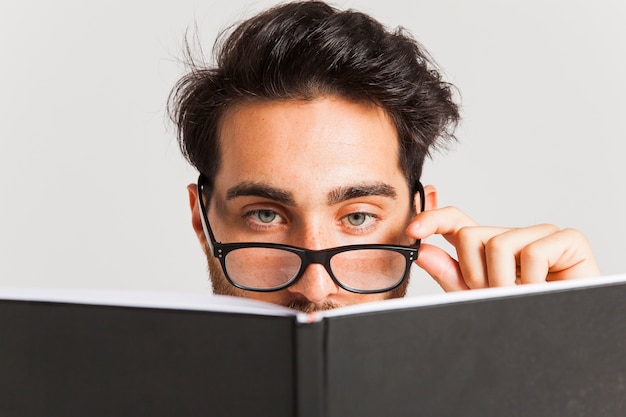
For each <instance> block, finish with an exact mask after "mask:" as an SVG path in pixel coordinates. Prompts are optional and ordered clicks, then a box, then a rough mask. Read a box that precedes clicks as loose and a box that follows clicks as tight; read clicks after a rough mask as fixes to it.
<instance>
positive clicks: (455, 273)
mask: <svg viewBox="0 0 626 417" xmlns="http://www.w3.org/2000/svg"><path fill="white" fill-rule="evenodd" d="M415 263H416V264H417V265H418V266H419V267H420V268H422V269H423V270H424V271H426V272H427V273H428V275H430V276H431V277H432V278H433V279H434V280H435V281H436V282H437V283H438V284H439V285H440V286H441V288H443V290H444V291H446V292H450V291H461V290H468V289H469V287H468V286H467V284H465V281H464V280H463V276H462V275H461V269H460V268H459V263H458V262H457V261H456V260H455V259H454V258H452V257H451V256H450V255H449V254H448V252H446V251H444V250H443V249H441V248H438V247H437V246H433V245H429V244H427V243H422V244H421V245H420V249H419V254H418V256H417V260H416V261H415Z"/></svg>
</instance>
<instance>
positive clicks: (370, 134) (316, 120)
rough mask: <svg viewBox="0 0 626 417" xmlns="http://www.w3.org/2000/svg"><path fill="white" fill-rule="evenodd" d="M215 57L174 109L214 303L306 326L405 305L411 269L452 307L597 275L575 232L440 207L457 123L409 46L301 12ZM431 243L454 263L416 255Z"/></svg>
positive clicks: (283, 8)
mask: <svg viewBox="0 0 626 417" xmlns="http://www.w3.org/2000/svg"><path fill="white" fill-rule="evenodd" d="M216 55H217V63H216V65H215V66H200V65H195V64H193V60H192V59H191V60H190V62H191V63H192V66H191V71H190V72H189V73H188V74H187V75H186V76H184V77H183V78H182V79H181V80H180V81H179V83H178V84H177V86H176V87H175V89H174V90H173V91H172V96H171V101H170V111H171V114H172V117H173V120H174V121H175V122H176V123H177V126H178V129H179V130H178V132H179V141H180V145H181V149H182V150H183V152H184V154H185V156H186V157H187V159H188V160H189V161H190V162H191V163H192V164H193V165H194V166H195V167H196V168H197V169H198V171H199V172H200V178H199V180H198V184H197V185H196V184H192V185H190V186H189V187H188V190H189V198H190V205H191V210H192V220H193V227H194V229H195V231H196V234H197V236H198V239H199V240H200V242H201V244H202V245H203V247H204V248H205V252H206V255H207V260H208V264H209V271H210V276H211V281H212V285H213V289H214V292H215V293H218V294H229V295H236V296H242V297H249V298H255V299H260V300H265V301H269V302H273V303H277V304H281V305H286V306H289V307H292V308H297V309H300V310H303V311H312V310H318V309H328V308H334V307H338V306H342V305H348V304H354V303H360V302H366V301H372V300H378V299H385V298H392V297H401V296H403V295H404V294H405V291H406V286H407V284H408V275H409V272H408V271H409V267H410V265H411V264H412V263H413V262H415V263H416V264H417V265H418V266H420V267H421V268H423V269H424V270H426V271H427V272H428V273H429V274H430V275H431V276H432V277H433V278H434V279H435V280H436V281H437V282H438V283H439V285H441V287H442V288H443V289H444V290H446V291H455V290H464V289H473V288H483V287H487V286H502V285H515V284H516V283H529V282H539V281H551V280H561V279H572V278H579V277H588V276H595V275H599V270H598V267H597V265H596V262H595V260H594V257H593V254H592V251H591V249H590V247H589V244H588V242H587V240H586V239H585V237H584V236H583V235H582V234H581V233H580V232H578V231H575V230H571V229H565V230H560V229H559V228H557V227H556V226H553V225H535V226H530V227H526V228H519V229H507V228H497V227H482V226H478V225H477V224H475V223H474V222H473V221H472V220H471V219H470V218H469V217H468V216H466V215H465V214H464V213H463V212H461V211H460V210H459V209H457V208H453V207H446V208H438V207H437V197H436V190H435V188H434V187H433V186H426V187H422V185H421V184H420V182H419V179H420V175H421V170H422V165H423V162H424V158H425V157H426V156H428V155H429V153H430V150H431V149H432V148H433V147H436V146H437V145H440V144H443V143H445V141H449V140H452V139H454V132H453V131H454V127H455V125H456V123H457V122H458V120H459V112H458V107H457V104H456V103H455V102H454V100H453V94H452V86H450V85H449V84H447V83H445V82H444V81H442V79H441V77H440V75H439V73H438V72H437V71H436V66H435V64H434V63H433V62H432V60H430V59H429V56H428V54H427V52H426V51H424V49H423V48H422V47H421V46H420V45H419V44H418V43H417V42H416V41H415V40H413V39H412V38H411V37H410V36H409V35H407V34H405V33H403V32H402V31H397V32H388V31H387V30H386V29H385V28H384V27H383V26H382V25H381V24H380V23H378V22H376V21H375V20H373V19H372V18H370V17H369V16H367V15H364V14H362V13H358V12H354V11H339V10H337V9H334V8H332V7H330V6H328V5H326V4H325V3H322V2H295V3H287V4H283V5H280V6H277V7H275V8H272V9H270V10H268V11H266V12H263V13H261V14H259V15H257V16H255V17H253V18H251V19H249V20H247V21H245V22H243V23H241V24H240V25H239V26H237V27H236V28H235V29H234V30H233V31H232V32H231V33H230V35H229V36H228V37H227V38H226V39H224V40H223V42H222V44H221V45H219V49H218V51H217V54H216ZM434 234H441V235H443V236H444V237H445V238H446V239H447V240H448V241H449V242H450V243H451V244H452V245H454V247H455V248H456V252H457V257H458V260H456V259H454V258H453V257H451V256H450V255H449V254H447V253H446V252H445V251H443V250H442V249H440V248H437V247H435V246H432V245H428V244H425V243H422V244H420V242H421V240H423V239H426V238H428V237H429V236H432V235H434ZM418 254H419V256H418Z"/></svg>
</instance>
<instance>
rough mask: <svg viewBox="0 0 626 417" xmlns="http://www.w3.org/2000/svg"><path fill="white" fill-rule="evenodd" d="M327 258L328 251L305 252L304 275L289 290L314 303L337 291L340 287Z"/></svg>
mask: <svg viewBox="0 0 626 417" xmlns="http://www.w3.org/2000/svg"><path fill="white" fill-rule="evenodd" d="M327 258H328V253H327V252H324V251H318V250H309V251H308V252H305V255H304V263H305V266H304V270H303V271H302V276H300V278H299V279H298V280H296V282H294V283H293V284H292V285H291V286H290V287H288V290H289V291H291V292H296V293H300V294H301V295H302V296H304V297H305V298H307V299H308V300H309V301H311V302H314V303H320V302H323V301H324V300H325V299H326V298H327V297H329V296H330V295H332V294H335V293H337V291H338V287H337V284H336V283H335V282H334V280H333V279H332V277H331V275H330V271H329V268H328V266H327V264H328V263H327V262H326V260H327Z"/></svg>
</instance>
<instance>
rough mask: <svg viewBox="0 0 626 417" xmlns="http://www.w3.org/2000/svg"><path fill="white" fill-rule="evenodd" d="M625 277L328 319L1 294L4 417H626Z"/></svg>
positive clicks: (195, 298) (156, 298)
mask: <svg viewBox="0 0 626 417" xmlns="http://www.w3.org/2000/svg"><path fill="white" fill-rule="evenodd" d="M625 300H626V275H615V276H608V277H601V278H593V279H581V280H574V281H564V282H554V283H547V284H531V285H523V286H517V287H508V288H492V289H484V290H472V291H464V292H458V293H449V294H436V295H429V296H423V297H410V298H404V299H397V300H387V301H381V302H373V303H366V304H361V305H355V306H349V307H342V308H339V309H335V310H329V311H325V312H317V313H310V314H304V313H298V312H296V311H293V310H290V309H287V308H284V307H279V306H274V305H270V304H266V303H261V302H256V301H251V300H245V299H240V298H233V297H226V296H215V295H210V294H206V295H204V294H175V293H156V292H152V293H151V292H127V291H104V290H93V291H80V290H67V289H61V290H42V289H15V288H3V289H0V416H3V417H13V416H15V417H43V416H45V417H50V416H90V417H98V416H116V417H123V416H178V417H183V416H194V417H198V416H229V417H238V416H273V417H282V416H290V417H291V416H297V417H321V416H324V417H349V416H359V417H368V416H418V415H423V416H448V417H449V416H481V417H489V416H498V417H500V416H534V417H537V416H550V417H554V416H559V417H563V416H623V415H626V324H625V323H626V303H625V302H624V301H625Z"/></svg>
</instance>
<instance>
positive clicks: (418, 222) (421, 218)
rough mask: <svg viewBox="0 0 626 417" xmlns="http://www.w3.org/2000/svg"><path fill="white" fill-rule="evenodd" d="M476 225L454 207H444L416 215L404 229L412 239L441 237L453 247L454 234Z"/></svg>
mask: <svg viewBox="0 0 626 417" xmlns="http://www.w3.org/2000/svg"><path fill="white" fill-rule="evenodd" d="M476 225H477V223H476V222H475V221H474V220H472V219H471V218H470V217H468V216H467V215H466V214H465V213H463V212H462V211H461V210H459V209H457V208H456V207H444V208H440V209H435V210H427V211H424V212H422V213H418V214H417V215H416V216H415V217H414V218H413V221H412V222H411V223H410V224H409V226H408V227H407V229H406V234H407V235H408V236H410V237H412V238H414V239H426V238H427V237H429V236H432V235H435V234H439V235H443V237H444V238H446V240H448V241H449V242H450V243H452V244H453V245H454V244H455V242H456V236H455V234H456V233H457V232H458V231H459V230H460V229H462V228H463V227H467V226H476Z"/></svg>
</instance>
